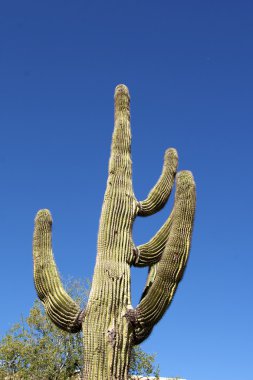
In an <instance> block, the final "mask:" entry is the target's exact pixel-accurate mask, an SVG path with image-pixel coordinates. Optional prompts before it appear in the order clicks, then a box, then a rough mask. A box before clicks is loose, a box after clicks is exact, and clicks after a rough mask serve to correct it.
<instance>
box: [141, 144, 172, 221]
mask: <svg viewBox="0 0 253 380" xmlns="http://www.w3.org/2000/svg"><path fill="white" fill-rule="evenodd" d="M177 164H178V156H177V151H176V149H174V148H169V149H167V150H166V152H165V155H164V164H163V170H162V174H161V176H160V178H159V179H158V181H157V183H156V185H155V186H154V187H153V189H152V190H151V191H150V193H149V194H148V196H147V198H146V199H145V200H144V201H140V202H139V209H138V215H140V216H148V215H152V214H154V213H156V212H157V211H159V210H161V208H163V206H164V205H165V203H166V202H167V200H168V198H169V196H170V193H171V189H172V186H173V183H174V177H175V175H176V171H177Z"/></svg>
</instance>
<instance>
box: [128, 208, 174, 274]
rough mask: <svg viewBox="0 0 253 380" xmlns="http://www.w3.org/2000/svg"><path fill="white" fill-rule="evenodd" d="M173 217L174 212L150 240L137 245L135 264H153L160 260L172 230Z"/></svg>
mask: <svg viewBox="0 0 253 380" xmlns="http://www.w3.org/2000/svg"><path fill="white" fill-rule="evenodd" d="M172 219H173V212H172V213H171V215H170V216H169V218H168V219H167V220H166V222H165V223H164V225H163V226H162V227H161V228H160V230H159V231H158V232H157V233H156V234H155V236H154V237H153V238H152V239H151V240H150V241H149V242H147V243H145V244H142V245H139V246H137V247H135V249H134V250H135V262H134V266H136V267H144V266H151V265H153V264H155V263H157V262H158V261H159V260H160V258H161V256H162V253H163V251H164V248H165V245H166V242H167V240H168V236H169V233H170V230H171V225H172Z"/></svg>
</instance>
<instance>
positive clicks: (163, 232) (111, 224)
mask: <svg viewBox="0 0 253 380" xmlns="http://www.w3.org/2000/svg"><path fill="white" fill-rule="evenodd" d="M114 99H115V123H114V132H113V137H112V145H111V157H110V161H109V174H108V180H107V187H106V192H105V196H104V202H103V207H102V213H101V218H100V225H99V234H98V243H97V259H96V265H95V270H94V276H93V281H92V286H91V292H90V295H89V300H88V303H87V306H86V308H85V309H84V310H80V309H79V307H78V305H77V304H76V303H75V302H74V301H73V300H72V299H71V298H70V296H69V295H68V294H67V293H66V292H65V290H64V288H63V286H62V284H61V280H60V277H59V274H58V271H57V268H56V264H55V262H54V257H53V252H52V244H51V239H52V237H51V231H52V218H51V214H50V212H49V211H48V210H40V211H39V212H38V213H37V216H36V218H35V230H34V241H33V257H34V282H35V287H36V290H37V293H38V296H39V298H40V299H41V301H42V302H43V304H44V306H45V309H46V312H47V314H48V316H49V317H50V318H51V320H52V321H53V322H54V323H55V324H56V325H57V326H58V327H60V328H61V329H63V330H65V331H68V332H71V333H75V332H78V331H80V330H81V329H82V331H83V339H84V371H83V379H84V380H96V379H97V380H112V379H119V380H126V379H128V368H129V359H130V354H131V349H132V347H133V346H134V345H136V344H139V343H141V342H142V341H143V340H145V339H146V338H147V337H148V336H149V334H150V333H151V331H152V329H153V327H154V325H155V324H156V323H157V322H158V321H159V320H160V319H161V318H162V316H163V314H164V312H165V311H166V309H167V308H168V306H169V305H170V303H171V301H172V298H173V295H174V293H175V291H176V288H177V285H178V283H179V281H180V280H181V278H182V275H183V272H184V269H185V266H186V262H187V258H188V254H189V249H190V243H191V235H192V227H193V219H194V212H195V183H194V179H193V176H192V174H191V172H189V171H181V172H179V173H178V174H177V176H176V192H175V201H174V206H173V210H172V212H171V215H170V216H169V218H168V220H167V221H166V222H165V223H164V225H163V226H162V227H161V229H160V230H159V231H158V232H157V233H156V235H155V236H154V237H153V238H152V239H151V240H150V241H149V242H147V243H146V244H142V245H140V246H138V247H136V246H135V245H134V242H133V239H132V225H133V222H134V220H135V218H136V216H148V215H152V214H154V213H155V212H157V211H159V210H160V209H161V208H162V207H163V206H164V205H165V203H166V201H167V199H168V197H169V195H170V193H171V189H172V187H173V183H174V178H175V175H176V170H177V163H178V156H177V152H176V150H175V149H173V148H170V149H168V150H167V151H166V152H165V156H164V165H163V170H162V174H161V176H160V178H159V179H158V182H157V183H156V185H155V186H154V188H153V189H152V190H151V191H150V193H149V194H148V196H147V198H146V199H145V200H143V201H138V200H137V199H136V197H135V195H134V192H133V187H132V161H131V129H130V96H129V92H128V89H127V87H126V86H125V85H118V86H117V87H116V89H115V97H114ZM132 265H134V266H137V267H143V266H148V267H149V275H148V278H147V283H146V286H145V289H144V291H143V294H142V297H141V300H140V303H139V304H138V305H137V307H136V308H133V307H132V306H131V291H130V268H131V266H132Z"/></svg>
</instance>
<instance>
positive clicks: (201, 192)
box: [0, 0, 253, 380]
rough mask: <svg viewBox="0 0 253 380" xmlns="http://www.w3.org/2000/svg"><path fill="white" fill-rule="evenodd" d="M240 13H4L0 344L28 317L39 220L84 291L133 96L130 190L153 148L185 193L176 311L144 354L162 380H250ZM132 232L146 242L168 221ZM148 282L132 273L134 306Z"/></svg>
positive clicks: (247, 63)
mask: <svg viewBox="0 0 253 380" xmlns="http://www.w3.org/2000/svg"><path fill="white" fill-rule="evenodd" d="M252 14H253V3H252V1H248V0H244V1H239V0H238V1H233V0H232V1H230V2H228V1H224V0H219V1H217V0H212V1H200V0H199V1H196V0H192V1H189V0H181V1H170V0H164V1H160V0H157V1H149V0H145V1H142V0H140V1H132V0H129V1H127V2H119V1H110V0H109V1H107V2H106V1H101V0H100V1H97V0H93V1H84V0H82V1H81V0H72V1H70V0H69V1H66V0H61V1H59V0H55V1H48V0H44V1H34V0H33V1H32V0H29V1H28V0H23V1H17V0H16V1H12V0H9V1H2V2H1V5H0V96H1V100H0V107H1V111H0V125H1V139H0V173H1V174H0V176H1V186H0V193H1V196H0V224H1V225H0V231H1V236H0V255H1V265H0V289H1V324H0V334H4V333H5V332H6V330H7V329H8V328H9V327H10V326H11V325H12V324H13V323H15V322H17V321H18V320H19V319H20V315H21V313H23V314H24V315H27V314H28V312H29V309H30V307H31V306H32V304H33V301H34V299H35V297H36V295H35V290H34V287H33V279H32V255H31V245H32V233H33V219H34V216H35V214H36V212H37V210H38V209H40V208H49V209H50V210H51V212H52V214H53V218H54V237H53V244H54V252H55V257H56V261H57V264H58V268H59V270H60V272H61V273H62V275H63V276H64V277H68V276H69V275H72V276H73V277H78V278H80V277H81V278H86V277H89V278H91V276H92V273H93V267H94V262H95V256H96V238H97V229H98V221H99V216H100V210H101V205H102V199H103V194H104V190H105V184H106V179H107V165H108V158H109V150H110V140H111V134H112V128H113V92H114V87H115V86H116V85H117V84H118V83H125V84H126V85H127V86H128V87H129V89H130V92H131V110H132V134H133V145H132V151H133V170H134V178H133V179H134V188H135V193H136V195H137V197H138V198H139V199H143V198H144V197H145V196H146V194H147V193H148V192H149V190H150V188H151V187H152V186H153V185H154V183H155V181H156V179H157V178H158V176H159V175H160V172H161V167H162V160H163V154H164V150H165V149H166V148H167V147H171V146H172V147H175V148H177V150H178V153H179V159H180V161H179V162H180V164H179V168H180V169H189V170H192V171H193V173H194V176H195V179H196V183H197V215H196V223H195V229H194V237H193V244H192V250H191V257H190V260H189V263H188V267H187V270H186V274H185V276H184V279H183V281H182V283H181V284H180V287H179V288H178V292H177V294H176V296H175V299H174V302H173V303H172V305H171V307H170V309H169V310H168V311H167V313H166V315H165V317H164V318H163V320H162V321H161V322H160V323H159V324H158V325H157V327H156V328H155V329H154V331H153V333H152V335H151V336H150V338H149V339H148V340H147V341H146V343H145V344H143V348H144V349H145V350H146V351H149V352H157V353H158V355H157V362H158V363H160V368H161V375H163V376H176V375H178V376H179V375H180V376H182V377H185V378H187V379H188V380H221V379H229V380H237V379H238V378H240V379H242V378H243V379H244V380H252V376H253V362H252V353H253V343H252V342H253V333H252V321H253V305H252V290H253V289H252V288H253V281H252V267H253V252H252V245H253V237H252V228H253V225H252V213H253V203H252V194H253V170H252V164H253V153H252V138H253V131H252V122H253V114H252V98H253V71H252V67H253V43H252V37H253V23H252ZM171 204H172V200H171V201H170V202H169V204H168V206H166V207H165V209H164V211H162V212H161V213H160V214H156V215H154V216H152V217H149V218H145V219H138V220H137V221H136V223H135V228H134V239H135V242H136V244H138V243H142V242H145V241H147V240H148V239H149V238H150V237H151V236H153V234H154V233H155V231H156V230H157V229H158V228H159V226H161V224H162V223H163V221H164V220H165V219H166V217H167V215H168V214H169V212H170V209H171ZM145 276H146V271H145V270H141V269H139V270H138V271H137V270H134V271H133V286H132V288H133V289H132V291H133V303H134V304H135V305H136V303H137V302H138V299H139V296H140V294H141V291H142V288H143V285H144V282H145Z"/></svg>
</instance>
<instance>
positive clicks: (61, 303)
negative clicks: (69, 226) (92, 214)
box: [33, 210, 84, 333]
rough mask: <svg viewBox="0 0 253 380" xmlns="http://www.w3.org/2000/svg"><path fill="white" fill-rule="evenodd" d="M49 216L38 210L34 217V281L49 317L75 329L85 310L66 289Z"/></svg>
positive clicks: (65, 326)
mask: <svg viewBox="0 0 253 380" xmlns="http://www.w3.org/2000/svg"><path fill="white" fill-rule="evenodd" d="M51 230H52V218H51V214H50V212H49V211H48V210H40V211H39V212H38V213H37V215H36V218H35V229H34V239H33V259H34V283H35V287H36V290H37V294H38V297H39V298H40V300H41V301H42V302H43V304H44V306H45V310H46V312H47V314H48V316H49V317H50V319H51V320H52V321H53V322H54V323H55V324H56V325H57V326H58V327H60V328H61V329H63V330H65V331H68V332H73V333H75V332H78V331H80V330H81V327H82V317H83V314H84V312H83V311H81V309H80V308H79V306H78V305H77V304H76V303H75V302H74V301H73V300H72V298H71V297H70V296H69V295H68V294H67V293H66V292H65V290H64V288H63V286H62V284H61V280H60V277H59V274H58V271H57V268H56V264H55V262H54V257H53V252H52V248H51V247H52V245H51V240H52V231H51Z"/></svg>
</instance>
